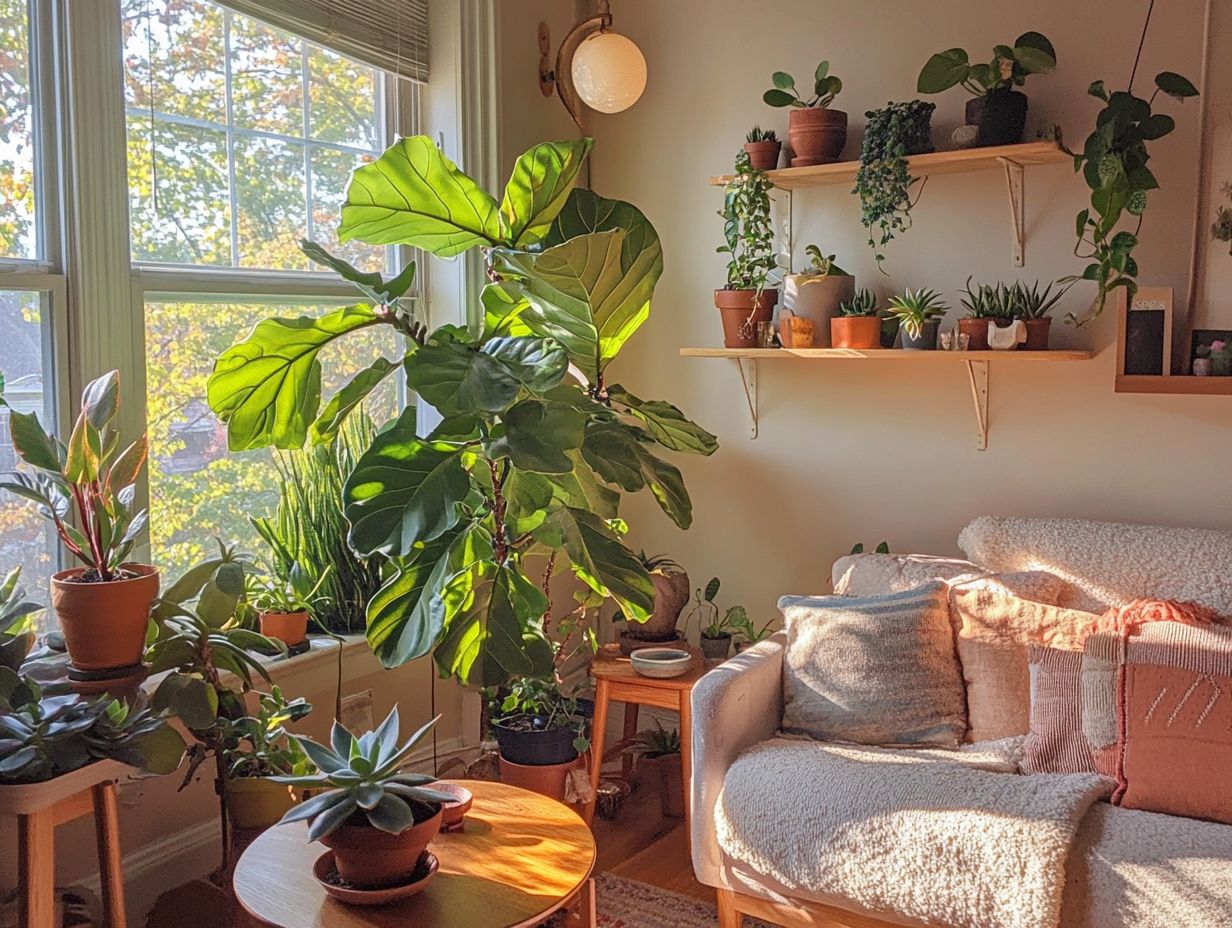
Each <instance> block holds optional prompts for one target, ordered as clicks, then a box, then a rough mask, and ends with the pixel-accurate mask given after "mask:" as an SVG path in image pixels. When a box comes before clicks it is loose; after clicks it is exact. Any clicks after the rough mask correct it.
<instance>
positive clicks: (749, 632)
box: [731, 615, 774, 651]
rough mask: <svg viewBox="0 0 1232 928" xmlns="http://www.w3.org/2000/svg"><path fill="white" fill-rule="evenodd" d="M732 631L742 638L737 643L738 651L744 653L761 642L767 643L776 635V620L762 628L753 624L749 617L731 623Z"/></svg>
mask: <svg viewBox="0 0 1232 928" xmlns="http://www.w3.org/2000/svg"><path fill="white" fill-rule="evenodd" d="M731 626H732V630H733V631H734V632H735V633H736V634H737V635H739V636H740V640H739V641H737V642H736V650H737V651H743V650H744V649H745V648H747V647H750V646H751V645H755V644H757V642H759V641H765V640H766V639H767V638H769V637H770V636H771V635H772V634H774V620H773V619H771V620H770V621H768V622H766V624H765V625H763V626H762V627H761V628H758V627H757V626H756V625H754V624H753V620H752V619H750V618H749V617H748V616H747V615H745V616H744V617H743V618H737V619H736V620H735V621H733V622H732V623H731Z"/></svg>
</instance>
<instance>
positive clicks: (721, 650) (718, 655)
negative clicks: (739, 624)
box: [700, 634, 732, 661]
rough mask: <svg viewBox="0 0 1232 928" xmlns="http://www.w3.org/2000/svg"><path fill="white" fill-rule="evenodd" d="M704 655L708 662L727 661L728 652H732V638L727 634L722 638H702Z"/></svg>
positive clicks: (703, 636)
mask: <svg viewBox="0 0 1232 928" xmlns="http://www.w3.org/2000/svg"><path fill="white" fill-rule="evenodd" d="M700 643H701V646H702V654H703V655H705V658H706V660H708V661H725V660H727V652H728V651H730V650H731V643H732V636H731V635H728V634H725V635H723V636H722V637H720V638H707V637H706V636H705V635H702V636H701V639H700Z"/></svg>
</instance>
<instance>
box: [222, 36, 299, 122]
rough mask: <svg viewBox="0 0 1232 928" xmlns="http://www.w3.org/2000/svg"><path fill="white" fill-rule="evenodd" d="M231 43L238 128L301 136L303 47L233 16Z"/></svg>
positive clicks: (232, 87)
mask: <svg viewBox="0 0 1232 928" xmlns="http://www.w3.org/2000/svg"><path fill="white" fill-rule="evenodd" d="M230 43H231V107H232V112H233V113H234V114H235V124H236V126H238V127H241V128H244V129H260V130H261V131H263V132H277V133H278V134H280V135H295V136H301V137H302V136H303V134H304V62H303V43H302V42H300V41H298V40H297V39H293V38H291V37H290V36H289V35H287V34H286V33H285V32H279V31H278V30H276V29H271V28H269V27H268V26H263V25H261V24H260V23H255V22H253V21H252V20H250V19H245V18H244V17H242V16H233V17H232V18H231V34H230Z"/></svg>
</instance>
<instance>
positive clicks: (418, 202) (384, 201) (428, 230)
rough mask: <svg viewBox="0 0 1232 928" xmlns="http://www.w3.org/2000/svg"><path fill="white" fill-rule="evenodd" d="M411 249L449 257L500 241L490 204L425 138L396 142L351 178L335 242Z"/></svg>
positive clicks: (495, 209)
mask: <svg viewBox="0 0 1232 928" xmlns="http://www.w3.org/2000/svg"><path fill="white" fill-rule="evenodd" d="M353 239H357V240H359V241H361V242H367V243H368V244H370V245H411V246H413V247H415V248H422V249H423V250H424V251H427V252H429V253H431V254H434V255H437V256H438V257H441V258H452V257H453V256H455V255H459V254H461V253H462V252H464V251H466V250H468V249H470V248H474V247H475V246H476V245H496V244H499V243H500V242H501V229H500V217H499V212H498V207H497V205H496V200H495V199H493V198H492V196H491V195H490V194H489V193H487V192H486V191H485V190H483V189H482V188H481V187H480V186H479V185H478V184H477V183H475V181H474V180H472V179H471V178H470V177H468V176H467V175H466V174H464V173H463V172H462V171H460V170H458V167H457V165H455V164H454V163H453V162H452V161H450V160H449V159H448V158H447V157H445V155H444V154H443V153H442V152H441V151H440V149H438V148H437V147H436V145H435V144H434V143H433V141H432V140H431V139H430V138H428V137H427V136H426V135H417V136H413V137H411V138H404V139H400V140H398V141H397V142H395V143H394V144H393V145H391V146H390V147H389V148H387V149H386V150H385V152H384V154H382V155H381V157H380V158H378V159H377V160H376V161H373V162H372V163H370V164H366V165H364V166H362V167H360V168H357V169H356V171H355V172H354V173H353V174H352V175H351V183H350V184H349V186H348V187H347V196H346V202H345V203H344V204H343V206H342V223H341V224H340V225H339V227H338V240H339V241H340V242H348V241H351V240H353Z"/></svg>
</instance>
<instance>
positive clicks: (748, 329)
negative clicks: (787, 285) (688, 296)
mask: <svg viewBox="0 0 1232 928" xmlns="http://www.w3.org/2000/svg"><path fill="white" fill-rule="evenodd" d="M755 301H756V304H755ZM778 301H779V291H778V287H774V288H770V289H766V290H763V291H762V292H761V296H758V295H757V291H756V290H716V291H714V305H715V306H716V307H718V310H719V313H720V314H721V315H722V317H723V344H724V345H726V346H727V347H728V348H756V347H757V323H759V322H769V321H770V320H771V319H772V318H773V317H774V307H775V305H776V304H777V303H778Z"/></svg>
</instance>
